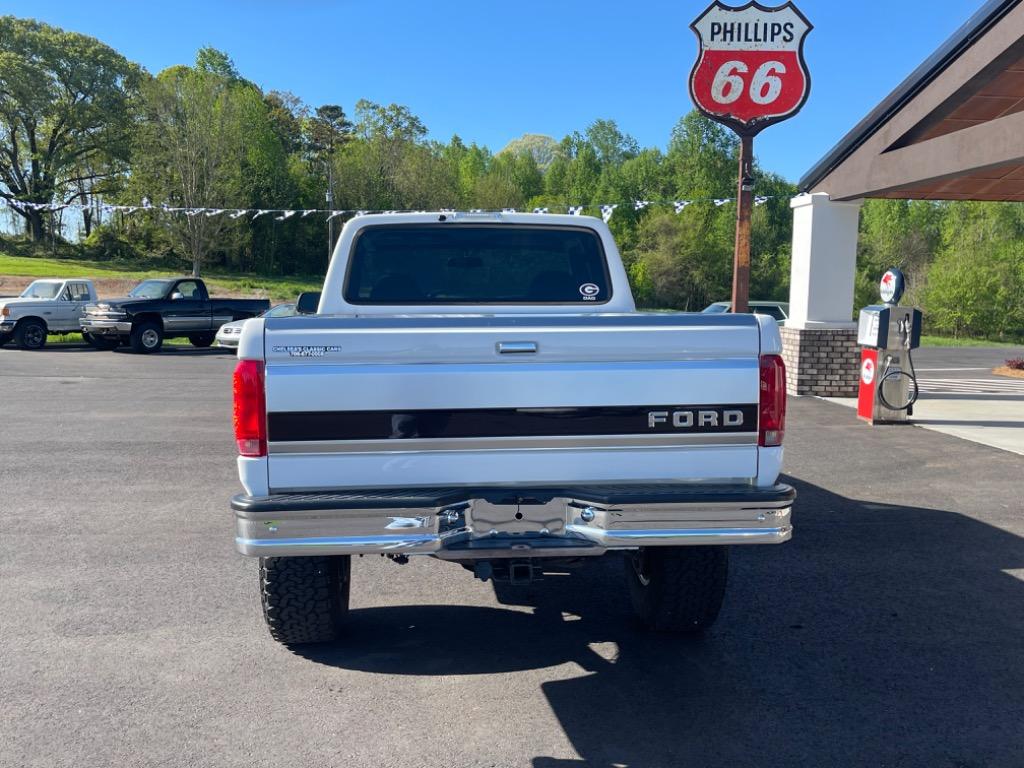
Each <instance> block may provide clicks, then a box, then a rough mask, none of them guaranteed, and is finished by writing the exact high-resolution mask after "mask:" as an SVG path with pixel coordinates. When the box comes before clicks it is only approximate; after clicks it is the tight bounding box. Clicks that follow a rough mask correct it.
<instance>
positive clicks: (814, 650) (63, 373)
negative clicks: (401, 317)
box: [0, 347, 1024, 768]
mask: <svg viewBox="0 0 1024 768" xmlns="http://www.w3.org/2000/svg"><path fill="white" fill-rule="evenodd" d="M232 365H233V356H232V355H231V354H230V353H226V352H223V351H218V350H201V351H196V350H190V349H188V348H173V347H171V348H168V349H167V351H166V352H165V353H163V354H161V355H158V356H153V357H140V356H135V355H130V354H124V353H121V352H113V353H108V352H95V351H91V350H88V349H86V348H82V347H65V348H60V349H58V348H53V349H49V350H47V351H43V352H38V353H28V352H19V351H17V350H12V349H9V348H8V349H3V350H0V424H2V432H0V434H2V436H3V439H2V440H0V500H2V501H0V504H2V508H3V513H4V518H5V519H4V526H3V531H2V536H0V586H2V596H3V598H2V599H3V613H2V614H0V649H2V654H3V657H2V658H3V663H2V664H0V696H2V706H0V764H2V765H4V766H8V765H9V766H51V765H62V766H63V765H68V766H70V765H74V766H92V765H96V766H99V765H118V766H154V765H161V766H191V765H203V766H206V765H210V766H213V765H216V766H221V765H224V766H236V765H237V766H326V765H338V766H459V767H460V768H465V767H469V766H532V767H533V768H555V767H561V766H590V767H592V768H596V767H600V768H607V767H610V766H619V765H624V766H630V767H634V766H659V767H660V766H694V767H697V766H730V767H732V766H758V768H765V767H766V766H796V765H815V766H922V767H924V766H927V767H928V768H943V767H945V766H948V767H949V768H979V767H980V766H1007V767H1008V768H1010V767H1013V768H1019V766H1021V765H1022V764H1024V727H1022V723H1024V538H1022V537H1024V501H1022V495H1021V489H1022V484H1021V477H1022V470H1024V459H1022V457H1021V456H1019V455H1016V454H1013V453H1008V452H1005V451H1000V450H997V449H994V448H991V447H988V446H985V445H980V444H977V443H973V442H968V441H965V440H961V439H958V438H956V437H952V436H950V435H946V434H941V433H938V432H934V431H928V430H923V429H916V428H913V427H886V428H881V427H875V428H868V427H866V426H863V425H861V424H859V423H857V421H856V419H855V417H854V414H853V413H852V412H850V411H848V410H846V409H841V408H837V407H836V406H834V405H832V404H829V403H825V402H821V401H819V400H815V399H812V398H802V399H798V400H792V401H791V404H790V408H791V410H790V417H789V424H788V430H787V437H786V445H787V449H786V450H787V456H786V466H787V470H788V472H789V475H790V477H791V481H792V482H793V483H795V484H796V485H797V486H798V489H799V493H800V497H799V500H798V502H797V507H796V511H795V513H794V518H795V520H794V522H795V525H796V533H795V537H794V540H793V541H792V542H790V543H788V544H785V545H782V546H779V547H754V548H734V550H733V561H732V565H733V570H732V573H731V577H730V578H731V584H730V591H729V594H728V597H727V601H726V605H725V608H724V609H723V612H722V615H721V617H720V619H719V623H718V624H717V625H716V627H715V628H714V629H713V631H712V632H711V633H710V634H709V635H708V636H706V637H705V638H703V639H701V640H699V641H689V642H681V641H679V640H676V639H672V638H666V637H661V636H651V635H647V634H644V633H642V632H640V631H638V630H637V629H636V628H635V627H634V625H633V624H632V623H631V620H630V618H629V613H628V605H627V600H626V596H625V594H624V582H623V580H622V578H621V574H620V569H621V563H619V562H617V561H615V560H612V559H606V560H603V561H599V562H595V563H592V564H591V565H590V566H588V567H587V568H586V569H585V570H584V571H583V572H580V573H577V574H574V575H573V576H571V577H558V578H552V579H549V580H547V581H545V582H543V583H540V584H537V585H534V586H531V587H529V588H516V589H510V588H509V589H505V590H501V591H499V592H498V593H496V592H495V589H494V588H493V587H492V586H491V585H490V584H483V583H481V582H479V581H474V580H473V579H472V578H471V577H470V575H469V574H468V573H466V572H465V571H463V570H462V569H460V568H458V567H457V566H453V565H450V564H444V563H440V562H434V561H429V560H414V561H413V562H412V563H410V564H409V565H405V566H397V565H394V564H392V563H390V562H384V561H382V560H381V559H380V558H369V557H367V558H364V559H362V560H357V561H355V562H354V563H353V593H352V606H353V612H352V629H351V634H350V637H349V638H348V641H347V642H346V643H345V644H343V645H341V646H338V647H334V648H327V649H324V650H319V651H315V652H306V653H305V655H299V654H296V653H292V652H289V651H288V650H287V649H285V648H283V647H281V646H279V645H277V644H276V643H274V642H272V641H271V640H270V638H269V636H268V635H267V633H266V631H265V629H264V627H263V625H262V620H261V618H260V615H259V610H258V606H257V591H256V576H255V573H256V564H255V562H253V561H251V560H246V559H243V558H242V557H240V556H238V555H236V554H235V552H234V549H233V542H232V536H233V530H232V520H231V515H230V512H229V511H228V507H227V500H228V498H229V497H230V496H231V495H232V494H233V493H235V492H237V480H236V477H235V472H234V447H233V441H232V436H231V429H230V380H229V372H230V370H231V368H232ZM922 367H924V366H922Z"/></svg>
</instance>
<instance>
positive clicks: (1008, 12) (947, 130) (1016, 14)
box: [800, 0, 1024, 201]
mask: <svg viewBox="0 0 1024 768" xmlns="http://www.w3.org/2000/svg"><path fill="white" fill-rule="evenodd" d="M800 189H801V191H805V192H827V193H828V194H829V196H830V199H831V200H833V201H842V200H855V199H859V198H866V197H874V198H899V199H908V198H910V199H922V200H993V201H1024V4H1022V0H989V2H987V3H986V4H985V5H984V6H983V7H982V8H981V9H980V10H979V11H978V12H977V13H976V14H974V16H972V17H971V18H970V19H969V20H968V21H967V22H966V23H965V24H964V25H963V26H962V27H961V28H960V29H959V30H957V31H956V32H955V33H954V34H953V36H952V37H951V38H950V39H949V40H947V41H946V42H945V43H944V44H943V45H942V46H941V47H940V48H939V49H938V50H936V51H935V53H933V54H932V55H931V56H930V57H929V58H928V59H927V60H926V61H925V62H924V63H923V64H921V66H919V67H918V68H917V69H916V70H915V71H914V72H913V73H912V74H911V75H910V76H909V77H908V78H907V79H906V80H904V81H903V82H902V83H901V84H900V85H899V86H898V87H897V88H896V90H894V91H893V92H892V93H891V94H889V96H888V97H886V98H885V99H884V100H883V101H882V102H881V103H880V104H879V105H878V106H877V107H875V109H874V110H872V112H871V113H870V114H868V115H867V117H865V118H864V119H863V120H861V121H860V123H858V124H857V125H856V126H855V127H854V128H853V130H851V131H850V132H849V133H848V134H847V135H846V136H845V137H843V139H842V140H841V141H840V142H839V143H838V144H837V145H836V146H835V147H834V148H833V149H832V150H831V151H829V152H828V154H826V155H825V157H823V158H822V159H821V160H820V161H819V162H818V163H817V164H816V165H815V166H814V167H813V168H811V169H810V171H808V172H807V174H806V175H805V176H804V177H803V178H802V179H801V180H800Z"/></svg>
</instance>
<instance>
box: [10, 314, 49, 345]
mask: <svg viewBox="0 0 1024 768" xmlns="http://www.w3.org/2000/svg"><path fill="white" fill-rule="evenodd" d="M14 342H15V343H16V344H17V345H18V349H42V348H43V347H44V346H46V323H44V322H43V321H42V320H32V319H29V320H22V321H21V322H20V323H18V325H17V327H16V328H15V329H14Z"/></svg>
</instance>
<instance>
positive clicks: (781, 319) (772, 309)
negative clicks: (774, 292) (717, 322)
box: [701, 301, 789, 325]
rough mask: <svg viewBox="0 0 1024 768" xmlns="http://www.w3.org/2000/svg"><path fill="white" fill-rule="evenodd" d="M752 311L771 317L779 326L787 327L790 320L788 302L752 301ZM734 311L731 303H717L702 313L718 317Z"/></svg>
mask: <svg viewBox="0 0 1024 768" xmlns="http://www.w3.org/2000/svg"><path fill="white" fill-rule="evenodd" d="M747 303H748V304H749V306H750V311H751V312H752V313H754V314H755V315H769V316H770V317H774V318H775V322H777V323H778V324H779V325H785V323H786V320H787V319H788V318H789V302H787V301H750V302H747ZM731 310H732V302H731V301H716V302H715V303H714V304H709V305H708V306H706V307H705V308H704V309H703V310H701V312H702V313H703V314H705V315H717V314H722V313H724V312H730V311H731Z"/></svg>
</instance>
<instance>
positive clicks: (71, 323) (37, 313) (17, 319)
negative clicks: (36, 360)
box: [0, 278, 96, 349]
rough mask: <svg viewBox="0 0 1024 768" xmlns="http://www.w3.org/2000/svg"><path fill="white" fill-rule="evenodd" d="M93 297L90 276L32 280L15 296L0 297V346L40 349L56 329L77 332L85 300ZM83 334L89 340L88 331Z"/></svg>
mask: <svg viewBox="0 0 1024 768" xmlns="http://www.w3.org/2000/svg"><path fill="white" fill-rule="evenodd" d="M94 301H96V289H95V288H94V287H93V284H92V280H84V279H82V278H73V279H71V280H63V279H60V278H57V279H52V280H50V279H47V280H34V281H32V283H31V284H30V285H29V286H28V288H26V289H25V290H24V291H22V292H21V295H20V296H18V298H16V299H3V300H0V346H3V345H4V344H6V343H7V342H8V341H10V340H11V339H14V343H15V344H17V345H18V347H20V348H21V349H42V348H43V345H44V344H46V337H47V336H48V335H50V334H55V333H78V332H79V331H80V330H81V328H80V327H79V322H80V321H81V319H82V313H83V312H84V311H85V306H86V304H89V303H90V302H94ZM82 337H83V338H84V339H85V340H86V341H87V342H89V343H90V344H92V337H91V336H89V334H82Z"/></svg>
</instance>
